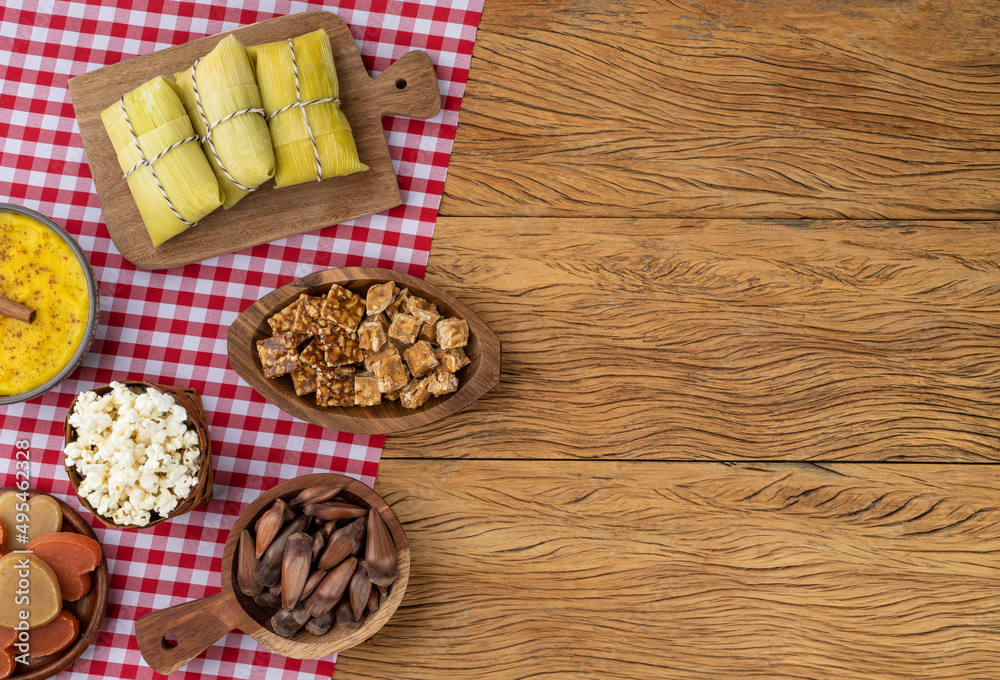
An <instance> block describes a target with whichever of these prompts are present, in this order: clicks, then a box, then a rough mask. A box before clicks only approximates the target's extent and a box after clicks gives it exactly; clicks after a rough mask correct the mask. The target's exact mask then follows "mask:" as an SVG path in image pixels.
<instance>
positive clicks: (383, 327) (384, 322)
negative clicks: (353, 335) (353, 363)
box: [358, 314, 389, 352]
mask: <svg viewBox="0 0 1000 680" xmlns="http://www.w3.org/2000/svg"><path fill="white" fill-rule="evenodd" d="M388 331H389V321H388V319H386V318H385V314H376V315H375V316H369V317H368V318H367V319H365V320H364V321H362V322H361V323H360V325H358V347H360V348H361V349H363V350H370V351H372V352H377V351H379V350H380V349H382V346H383V345H384V344H385V343H386V342H388V341H389V336H388V335H387V333H388Z"/></svg>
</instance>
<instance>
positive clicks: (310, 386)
mask: <svg viewBox="0 0 1000 680" xmlns="http://www.w3.org/2000/svg"><path fill="white" fill-rule="evenodd" d="M318 379H319V374H318V373H317V372H316V369H315V368H313V367H312V366H310V365H309V364H306V363H304V362H302V361H301V360H300V361H299V365H298V366H296V367H295V370H294V371H292V385H294V386H295V394H297V395H299V396H300V397H304V396H305V395H307V394H309V393H310V392H315V391H316V384H317V380H318Z"/></svg>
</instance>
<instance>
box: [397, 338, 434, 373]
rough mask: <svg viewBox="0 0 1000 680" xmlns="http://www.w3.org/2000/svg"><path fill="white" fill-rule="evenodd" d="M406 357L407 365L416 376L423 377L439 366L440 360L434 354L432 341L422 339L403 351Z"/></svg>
mask: <svg viewBox="0 0 1000 680" xmlns="http://www.w3.org/2000/svg"><path fill="white" fill-rule="evenodd" d="M403 358H404V359H406V366H407V368H409V369H410V373H411V374H413V377H414V378H421V377H423V376H425V375H427V374H428V373H430V372H431V371H433V370H434V369H435V368H437V367H438V360H437V358H436V357H435V356H434V348H433V347H431V343H429V342H427V341H426V340H421V341H420V342H417V343H416V344H414V345H413V347H410V348H409V349H408V350H406V351H405V352H403Z"/></svg>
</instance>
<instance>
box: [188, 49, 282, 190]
mask: <svg viewBox="0 0 1000 680" xmlns="http://www.w3.org/2000/svg"><path fill="white" fill-rule="evenodd" d="M174 79H175V80H176V81H177V84H178V85H179V86H180V88H181V91H182V92H183V93H184V106H185V107H186V108H187V112H188V116H189V117H190V118H191V122H192V123H193V124H194V129H195V131H196V132H197V133H198V136H199V137H201V138H202V140H203V142H202V146H203V148H204V150H205V156H206V157H207V158H208V162H209V164H211V166H212V170H213V171H215V176H216V178H217V179H218V180H219V186H220V187H222V191H223V192H224V193H225V195H226V198H225V201H224V202H223V204H222V207H223V208H231V207H233V206H234V205H236V203H237V201H239V200H240V199H241V198H243V197H244V196H246V195H247V194H248V193H250V190H253V189H256V188H257V187H258V186H260V185H261V184H263V183H264V182H266V181H267V180H269V179H271V178H272V177H274V151H273V150H272V149H271V136H270V134H269V133H268V131H267V121H265V120H264V116H263V115H260V114H259V113H241V114H238V115H235V116H233V117H232V118H230V119H228V120H224V119H225V117H226V116H228V115H231V114H234V113H236V112H237V111H246V110H247V109H262V108H263V107H262V106H261V100H260V91H259V90H258V89H257V82H256V81H255V80H254V76H253V68H252V67H251V66H250V59H249V58H248V57H247V53H246V48H244V47H243V44H242V43H240V41H239V40H237V39H236V37H235V36H233V35H229V36H226V37H225V38H223V39H222V40H221V41H220V42H219V44H218V45H216V46H215V48H214V49H213V50H212V51H211V52H209V53H208V54H207V55H205V56H204V57H202V58H201V59H200V60H199V61H198V62H197V64H196V65H195V66H192V67H191V68H189V69H185V70H184V71H181V72H180V73H178V74H176V75H175V76H174ZM195 87H197V89H198V95H197V97H195ZM199 101H200V102H201V110H200V111H199V108H198V102H199ZM216 121H222V122H221V123H218V124H216V125H215V126H214V127H213V128H212V136H211V140H209V139H207V138H206V131H207V128H208V126H209V125H212V124H213V123H215V122H216ZM220 161H221V164H220Z"/></svg>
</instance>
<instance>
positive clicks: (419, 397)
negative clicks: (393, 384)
mask: <svg viewBox="0 0 1000 680" xmlns="http://www.w3.org/2000/svg"><path fill="white" fill-rule="evenodd" d="M430 398H431V393H430V390H428V389H427V385H426V383H425V382H424V381H423V380H411V381H410V382H409V383H408V384H407V385H406V386H405V387H404V388H403V389H402V390H400V391H399V403H400V404H402V405H403V408H420V407H421V406H423V405H424V404H426V403H427V400H428V399H430Z"/></svg>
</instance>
